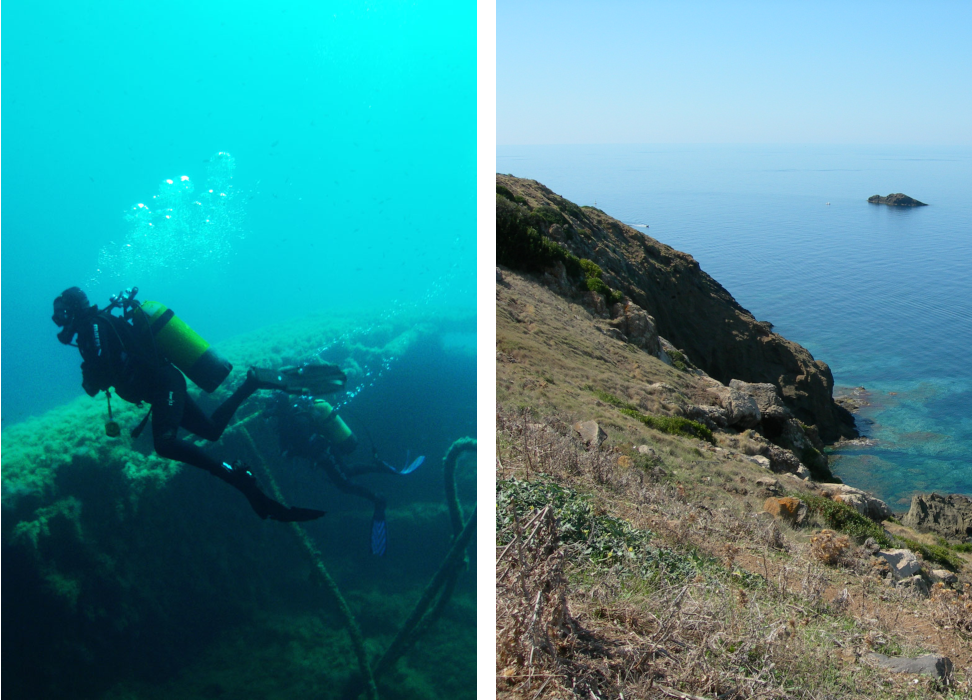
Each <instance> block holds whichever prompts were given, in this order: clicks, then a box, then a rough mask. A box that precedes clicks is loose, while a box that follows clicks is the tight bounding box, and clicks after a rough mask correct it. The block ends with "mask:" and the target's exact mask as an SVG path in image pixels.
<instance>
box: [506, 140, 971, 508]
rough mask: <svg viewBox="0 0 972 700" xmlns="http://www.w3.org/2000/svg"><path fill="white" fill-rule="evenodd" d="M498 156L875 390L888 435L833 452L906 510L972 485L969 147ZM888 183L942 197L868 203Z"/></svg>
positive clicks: (875, 409) (851, 474) (518, 149)
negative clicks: (609, 219) (699, 272)
mask: <svg viewBox="0 0 972 700" xmlns="http://www.w3.org/2000/svg"><path fill="white" fill-rule="evenodd" d="M497 169H498V170H499V171H500V172H510V173H512V174H513V175H517V176H520V177H527V178H532V179H535V180H538V181H540V182H542V183H543V184H545V185H547V186H548V187H550V188H551V189H553V190H554V191H555V192H558V193H559V194H562V195H563V196H565V197H567V198H568V199H571V200H573V201H575V202H577V203H579V204H593V203H594V202H595V201H596V202H597V206H598V207H599V208H601V209H603V210H604V211H605V212H607V213H608V214H611V215H612V216H615V217H616V218H619V219H621V220H622V221H625V222H628V223H638V224H648V225H649V226H650V228H649V229H648V231H647V232H648V234H649V235H650V236H652V237H654V238H657V239H658V240H660V241H662V242H663V243H667V244H669V245H671V246H673V247H675V248H677V249H679V250H682V251H685V252H687V253H690V254H691V255H693V256H695V258H696V259H697V260H698V261H699V263H700V265H701V266H702V269H703V270H705V271H706V272H708V273H709V274H710V275H712V276H713V277H714V278H715V279H717V280H718V281H719V282H720V283H722V284H723V285H724V286H725V287H726V289H728V290H729V292H730V293H732V294H733V296H735V298H736V299H737V301H739V303H740V304H742V305H743V306H744V307H746V308H747V309H749V310H750V311H751V312H752V313H753V314H755V315H756V317H757V318H759V319H761V320H768V321H771V322H772V323H773V324H774V325H775V330H776V331H777V332H778V333H780V334H782V335H783V336H785V337H787V338H790V339H791V340H795V341H797V342H799V343H801V344H802V345H804V346H805V347H807V348H808V349H809V350H810V351H811V353H813V355H814V357H815V358H817V359H820V360H823V361H825V362H827V363H828V364H829V365H830V367H831V369H832V370H833V373H834V377H835V380H836V382H837V384H838V386H841V385H843V386H845V387H853V386H861V385H863V386H864V387H865V388H866V389H867V390H869V392H870V394H869V396H870V402H871V405H870V406H867V407H865V408H864V409H863V410H862V412H861V415H860V420H859V421H858V424H859V427H860V428H861V430H862V432H863V433H864V434H865V435H867V436H869V437H871V438H873V439H874V441H875V443H874V444H873V445H872V446H869V447H860V448H857V447H855V448H848V449H843V450H839V451H838V452H837V453H836V457H837V460H836V461H835V471H836V473H837V474H839V475H840V476H842V477H843V478H845V480H846V481H848V482H849V483H851V484H855V485H861V486H864V487H866V488H869V489H871V490H873V491H875V492H876V493H878V494H879V495H881V496H882V497H883V498H885V499H887V500H888V501H889V503H891V504H892V505H893V507H895V508H898V509H900V508H906V507H907V506H906V504H907V502H908V499H909V498H910V495H911V494H912V493H913V492H915V491H927V490H933V489H934V490H938V491H944V492H956V493H972V367H970V365H969V363H968V358H969V347H970V346H972V202H970V200H969V197H968V192H969V191H970V189H972V149H969V148H967V147H966V148H944V147H939V148H936V147H920V148H919V147H894V146H889V147H880V146H861V147H855V146H826V147H825V146H775V147H774V146H760V147H730V146H570V147H565V146H543V147H541V146H501V147H500V148H499V149H498V157H497ZM890 192H904V193H906V194H908V195H910V196H912V197H915V198H917V199H919V200H921V201H923V202H927V203H928V204H929V205H930V206H927V207H919V208H907V209H906V208H897V207H887V206H878V205H872V204H868V203H867V198H868V197H869V196H870V195H873V194H882V195H886V194H888V193H890ZM828 203H829V204H828ZM649 311H650V310H649ZM892 392H894V394H893V395H892Z"/></svg>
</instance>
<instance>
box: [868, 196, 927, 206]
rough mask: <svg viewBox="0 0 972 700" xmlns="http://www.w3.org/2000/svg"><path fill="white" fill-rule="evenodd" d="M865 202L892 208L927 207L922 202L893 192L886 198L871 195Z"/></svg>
mask: <svg viewBox="0 0 972 700" xmlns="http://www.w3.org/2000/svg"><path fill="white" fill-rule="evenodd" d="M867 201H868V202H870V203H871V204H887V205H890V206H892V207H927V206H928V205H927V204H925V203H924V202H919V201H918V200H917V199H913V198H912V197H909V196H908V195H906V194H902V193H901V192H895V193H894V194H889V195H888V196H887V197H882V196H881V195H879V194H875V195H872V196H870V197H868V198H867Z"/></svg>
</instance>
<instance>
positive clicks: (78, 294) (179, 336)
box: [53, 287, 345, 522]
mask: <svg viewBox="0 0 972 700" xmlns="http://www.w3.org/2000/svg"><path fill="white" fill-rule="evenodd" d="M137 293H138V288H137V287H133V288H131V289H128V290H126V291H125V292H122V293H120V294H117V295H115V296H114V297H112V298H111V301H110V303H109V305H108V306H107V307H106V308H105V309H101V310H99V309H98V306H97V305H94V304H90V303H89V302H88V297H87V295H85V293H84V292H83V291H82V290H81V289H79V288H78V287H71V288H70V289H66V290H65V291H64V292H63V293H62V294H61V295H60V296H58V297H57V298H56V299H55V300H54V316H53V321H54V323H55V324H57V325H58V326H60V327H61V331H60V332H59V333H58V334H57V339H58V340H60V341H61V342H62V343H64V344H65V345H75V344H74V343H72V341H73V340H74V338H75V336H76V337H77V344H76V345H75V347H77V348H78V349H79V350H80V351H81V359H82V362H81V377H82V381H81V386H82V387H83V388H84V390H85V392H86V393H87V394H88V395H89V396H96V395H97V394H98V392H99V391H104V392H106V395H107V397H108V416H109V422H108V424H107V425H106V432H107V433H108V435H109V436H111V437H117V436H118V435H119V434H120V432H121V431H120V429H119V427H118V424H117V423H115V422H114V421H112V420H111V388H112V387H114V389H115V393H116V394H118V396H120V397H121V398H122V399H124V400H125V401H128V402H130V403H134V404H137V405H141V404H142V403H143V402H145V403H148V404H150V405H151V409H150V411H149V413H148V415H146V416H145V419H144V420H143V421H142V423H141V424H140V425H139V426H138V427H137V428H136V429H135V430H133V431H132V437H137V436H138V435H139V434H140V433H141V431H142V429H143V428H144V427H145V423H146V422H147V421H148V419H149V417H150V416H151V418H152V437H153V440H154V444H155V451H156V453H157V454H158V455H159V456H160V457H165V458H167V459H173V460H176V461H177V462H183V463H185V464H190V465H192V466H194V467H198V468H200V469H204V470H206V471H208V472H209V473H210V474H212V475H213V476H215V477H217V478H219V479H222V480H223V481H225V482H226V483H228V484H229V485H231V486H233V487H234V488H236V489H237V490H239V491H240V492H241V493H242V494H243V495H244V496H246V499H247V501H249V503H250V506H251V507H252V508H253V510H254V511H255V512H256V514H257V515H259V516H260V517H261V518H264V519H266V518H270V519H272V520H279V521H284V522H295V521H306V520H314V519H316V518H320V517H321V516H323V515H324V511H321V510H314V509H311V508H297V507H289V508H288V507H287V506H284V505H283V504H281V503H278V502H277V501H275V500H273V499H272V498H270V497H269V496H267V495H266V494H265V493H263V491H261V490H260V487H259V485H258V484H257V480H256V477H254V475H253V473H252V472H251V471H250V470H249V469H248V468H247V466H246V465H245V464H244V463H243V462H241V461H237V462H234V463H233V464H227V463H226V462H219V461H217V460H215V459H213V458H212V457H210V456H209V455H207V454H206V453H205V452H204V451H203V450H202V449H201V448H200V447H198V446H197V445H195V444H194V443H192V442H190V441H188V440H180V439H178V431H179V428H185V429H186V430H188V431H189V432H191V433H193V434H195V435H198V436H199V437H202V438H204V439H206V440H210V441H215V440H218V439H219V438H220V436H221V435H222V434H223V431H224V430H225V429H226V426H227V425H228V424H229V422H230V419H231V418H232V417H233V414H234V413H235V412H236V409H237V408H239V407H240V405H241V404H242V403H243V402H244V401H245V400H246V399H248V398H249V397H250V396H251V395H252V394H253V393H254V392H255V391H256V390H257V389H282V390H284V391H288V390H289V391H294V390H299V389H296V385H297V384H301V383H302V384H304V385H314V384H315V383H317V384H323V385H324V386H337V385H340V386H343V385H344V381H345V377H344V373H343V372H341V370H340V369H338V368H337V367H335V366H334V365H312V366H307V367H302V368H283V369H280V370H267V369H258V368H250V370H249V371H248V372H247V375H246V379H245V380H244V381H243V383H242V384H241V385H240V386H239V387H238V388H237V389H236V391H234V392H233V393H232V394H231V395H230V397H229V398H228V399H226V401H224V402H223V404H222V405H220V406H219V407H218V408H216V410H215V411H213V414H212V416H206V415H205V414H204V413H203V411H202V409H200V408H199V406H198V405H196V402H195V401H193V400H192V398H191V397H190V396H189V394H188V392H187V385H186V377H185V376H183V372H185V373H186V375H187V376H188V377H189V378H190V379H192V381H193V382H194V383H196V384H197V385H198V386H199V387H200V388H202V389H203V390H205V391H207V392H212V391H214V390H215V389H216V387H218V386H219V385H220V384H221V383H222V381H223V380H224V379H225V378H226V376H227V375H228V374H229V373H230V370H231V369H232V365H231V364H230V363H229V362H227V361H226V360H225V359H223V358H222V357H220V356H219V355H218V354H217V353H216V352H215V351H214V350H213V349H212V348H211V347H209V344H208V343H206V342H205V341H204V340H203V339H202V338H200V337H199V335H197V334H196V333H195V332H194V331H193V330H192V329H191V328H189V326H187V325H186V324H185V322H183V321H181V320H180V319H179V318H178V317H176V316H175V315H174V314H173V312H172V311H171V310H170V309H167V308H166V307H165V306H163V305H162V304H159V303H158V302H152V301H146V302H144V303H139V302H137V301H135V295H136V294H137ZM114 309H120V310H121V312H122V315H121V316H117V315H115V314H113V313H112V311H113V310H114ZM180 369H181V370H182V371H180ZM290 375H294V376H293V377H291V376H290Z"/></svg>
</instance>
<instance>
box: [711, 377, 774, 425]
mask: <svg viewBox="0 0 972 700" xmlns="http://www.w3.org/2000/svg"><path fill="white" fill-rule="evenodd" d="M706 391H707V392H709V393H710V394H712V398H713V401H715V403H716V405H718V406H721V407H722V408H724V409H725V411H726V422H727V423H728V424H729V425H731V426H733V427H735V428H738V429H741V430H745V429H746V428H755V427H756V426H757V425H759V422H760V420H762V417H763V416H762V414H761V413H760V412H759V404H757V403H756V399H754V398H753V397H752V396H750V395H749V394H744V393H743V392H741V391H739V390H738V389H733V388H732V387H728V386H722V385H718V386H710V387H709V388H708V389H706Z"/></svg>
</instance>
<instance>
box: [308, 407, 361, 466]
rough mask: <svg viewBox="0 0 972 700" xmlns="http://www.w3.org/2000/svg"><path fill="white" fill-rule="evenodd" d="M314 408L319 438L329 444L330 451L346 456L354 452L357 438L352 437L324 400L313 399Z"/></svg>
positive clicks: (339, 417)
mask: <svg viewBox="0 0 972 700" xmlns="http://www.w3.org/2000/svg"><path fill="white" fill-rule="evenodd" d="M314 408H315V409H316V410H317V418H318V424H319V425H320V426H321V430H320V432H321V437H323V438H325V439H326V440H327V441H328V442H329V443H330V444H331V449H332V450H334V451H335V452H339V453H341V454H346V455H347V454H351V453H352V452H354V449H355V448H356V447H357V446H358V438H356V437H355V436H354V433H352V432H351V428H349V427H348V424H347V423H345V422H344V419H343V418H341V416H339V415H338V414H337V411H335V410H334V407H333V406H331V404H329V403H328V402H327V401H325V400H324V399H315V400H314Z"/></svg>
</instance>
